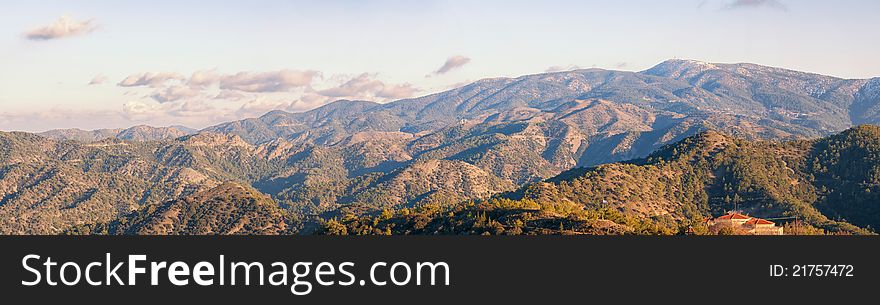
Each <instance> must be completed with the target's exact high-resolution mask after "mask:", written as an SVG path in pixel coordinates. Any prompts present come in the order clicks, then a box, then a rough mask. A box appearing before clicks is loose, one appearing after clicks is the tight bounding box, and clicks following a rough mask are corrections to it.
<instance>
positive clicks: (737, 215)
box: [717, 213, 751, 219]
mask: <svg viewBox="0 0 880 305" xmlns="http://www.w3.org/2000/svg"><path fill="white" fill-rule="evenodd" d="M717 219H751V217H749V216H746V215H743V214H740V213H730V214H727V215H724V216H721V217H718V218H717Z"/></svg>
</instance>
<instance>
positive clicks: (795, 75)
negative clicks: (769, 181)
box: [0, 60, 880, 234]
mask: <svg viewBox="0 0 880 305" xmlns="http://www.w3.org/2000/svg"><path fill="white" fill-rule="evenodd" d="M878 107H880V78H874V79H860V80H854V79H840V78H835V77H830V76H823V75H818V74H812V73H804V72H797V71H791V70H786V69H780V68H772V67H765V66H759V65H754V64H711V63H704V62H698V61H691V60H670V61H666V62H663V63H661V64H659V65H657V66H655V67H653V68H651V69H648V70H645V71H641V72H625V71H609V70H601V69H585V70H574V71H566V72H554V73H544V74H536V75H527V76H522V77H518V78H494V79H485V80H480V81H477V82H474V83H471V84H468V85H465V86H463V87H459V88H456V89H452V90H449V91H445V92H441V93H437V94H432V95H428V96H424V97H418V98H413V99H405V100H398V101H394V102H390V103H385V104H379V103H373V102H369V101H337V102H333V103H330V104H327V105H324V106H322V107H319V108H316V109H314V110H310V111H306V112H302V113H288V112H284V111H272V112H269V113H267V114H265V115H263V116H261V117H259V118H250V119H244V120H240V121H234V122H228V123H223V124H219V125H216V126H212V127H208V128H205V129H203V130H198V131H196V130H191V129H188V128H185V127H166V128H154V127H148V126H138V127H133V128H130V129H111V130H97V131H81V130H53V131H49V132H45V133H40V134H28V133H15V132H13V133H7V132H3V133H0V232H2V233H7V234H9V233H13V234H60V233H71V232H86V231H87V232H92V231H95V229H98V228H100V230H97V231H99V232H103V233H131V234H136V233H147V234H158V233H179V234H187V233H193V234H198V233H224V232H226V233H229V232H230V231H231V232H232V233H240V234H268V233H290V232H294V231H307V230H306V229H307V228H310V227H314V226H312V224H313V223H323V224H326V223H328V221H327V220H331V219H342V218H346V219H348V220H349V221H357V220H358V219H360V218H358V217H379V216H377V215H379V214H386V215H385V217H386V218H385V219H383V220H384V221H393V220H394V219H396V218H395V217H397V216H394V215H397V214H396V213H400V212H401V211H411V210H413V209H421V208H423V207H446V208H450V207H456V206H459V205H461V204H462V203H463V202H471V203H473V202H474V200H482V199H486V198H489V197H491V196H493V195H496V197H497V196H502V195H497V194H518V192H519V193H522V192H523V190H524V189H531V190H534V188H536V187H539V186H541V187H544V186H546V185H547V183H551V182H542V181H545V180H546V179H550V178H553V177H557V178H553V179H551V180H547V181H556V180H554V179H557V180H558V179H559V178H558V176H559V175H560V174H562V175H563V176H566V175H569V176H570V175H571V173H572V171H571V170H572V169H578V168H590V169H591V170H595V169H596V168H606V167H607V166H611V165H603V164H611V163H615V162H620V161H626V160H639V159H641V160H644V158H648V159H650V160H657V159H656V155H657V154H658V153H662V151H663V149H667V148H669V146H668V145H670V144H673V143H677V142H680V141H689V140H692V139H693V138H691V137H692V136H695V135H705V132H706V131H714V132H716V133H717V134H719V135H723V136H721V138H725V139H728V138H729V139H730V140H729V141H728V142H737V141H745V142H743V143H759V144H754V145H758V146H761V145H765V144H763V143H783V142H782V141H785V142H784V143H802V141H804V140H803V139H817V138H820V137H826V136H831V135H833V134H836V133H840V132H842V131H844V130H846V129H848V128H851V127H854V126H856V125H861V124H877V123H880V108H878ZM869 134H870V133H869ZM869 140H870V139H869ZM767 141H769V142H767ZM749 145H752V144H742V145H739V146H748V147H751V146H749ZM766 145H770V144H766ZM774 145H776V144H774ZM778 145H783V144H778ZM785 145H788V144H785ZM792 145H793V144H792ZM802 145H807V144H802ZM810 145H818V144H810ZM739 146H737V147H739ZM783 146H784V145H783ZM805 149H806V150H809V149H807V148H805ZM813 149H815V148H813ZM652 153H654V155H655V157H654V158H655V159H651V157H649V155H651V154H652ZM754 153H756V154H759V155H765V154H766V156H767V157H768V158H774V157H775V155H774V154H778V153H779V152H778V151H775V152H774V151H772V150H766V151H765V150H761V151H756V152H754ZM871 153H873V152H869V153H867V154H869V155H870V154H871ZM792 154H793V155H796V156H801V157H798V158H802V159H803V160H801V159H798V160H800V161H798V162H801V161H803V162H801V163H804V164H806V163H810V162H807V161H804V160H807V159H805V158H807V156H809V157H810V158H812V157H814V156H813V155H807V154H805V153H803V152H796V153H795V152H792ZM737 156H739V155H737ZM725 158H726V159H734V160H736V159H737V158H745V156H739V157H725ZM834 158H838V159H839V158H843V157H842V156H836V157H832V159H834ZM664 160H665V159H664ZM840 161H842V160H840ZM850 161H851V160H850ZM869 161H871V162H873V160H869ZM632 162H634V161H629V163H615V164H628V165H626V166H642V167H644V166H656V165H653V164H649V163H645V164H640V165H634V163H632ZM646 162H647V161H646ZM664 162H665V161H664ZM706 162H708V161H706ZM768 162H769V161H768ZM786 162H794V161H786ZM852 162H855V161H852ZM799 164H800V163H799ZM596 166H599V167H596ZM620 166H623V165H620ZM717 166H722V165H719V164H714V165H713V166H710V167H700V168H702V169H704V170H706V171H708V172H711V173H703V174H704V175H702V176H699V175H698V176H694V177H699V179H700V181H703V182H705V183H709V184H703V185H700V184H692V185H688V186H687V188H690V189H693V190H696V189H697V188H702V189H704V190H705V189H707V188H708V189H711V191H705V192H706V194H707V196H709V198H714V197H713V196H716V195H718V194H726V193H730V190H729V189H724V188H722V190H724V191H723V192H719V191H718V190H717V189H713V187H715V186H717V185H715V184H717V183H722V182H717V181H715V180H713V179H716V178H717V177H718V175H720V173H716V172H717V171H718V170H719V167H717ZM723 166H738V165H730V164H723ZM789 168H790V169H791V170H793V171H794V172H795V174H794V175H800V174H803V175H804V177H798V179H789V180H788V182H789V183H793V182H791V181H799V182H798V183H799V184H798V185H807V184H808V183H807V181H809V185H812V186H814V187H816V190H818V191H815V192H813V190H801V191H802V192H805V193H810V192H813V194H820V193H821V194H824V195H823V196H831V195H829V194H828V193H822V192H820V191H821V187H820V186H819V185H817V184H816V182H815V181H812V180H809V179H806V178H805V177H807V176H806V175H813V178H814V179H818V178H816V175H817V174H820V173H821V172H820V171H818V170H817V169H810V170H804V169H795V168H791V167H789ZM749 170H755V169H754V168H752V169H749ZM761 170H763V169H761ZM575 171H577V170H575ZM842 174H843V173H834V174H831V175H832V176H830V177H832V178H829V179H831V180H834V179H837V178H834V177H839V175H842ZM833 175H838V176H833ZM775 178H779V177H775ZM787 178H793V177H787ZM695 179H696V178H695ZM805 179H806V180H805ZM872 179H876V178H872ZM864 181H868V182H865V183H869V184H870V183H871V182H870V181H875V180H871V179H866V180H864ZM229 183H234V184H235V185H238V186H240V187H229ZM607 183H610V182H607ZM634 183H635V182H634ZM669 183H672V182H669ZM551 184H552V183H551ZM722 185H723V183H722ZM223 186H226V187H225V188H222V189H217V188H219V187H223ZM610 186H611V185H606V186H603V187H602V188H600V189H603V190H605V191H606V192H608V193H609V194H610V193H613V192H615V191H619V190H621V189H620V187H618V186H615V187H610ZM822 186H824V187H825V191H828V190H829V189H830V188H829V186H827V185H822ZM849 187H850V186H847V187H846V188H847V189H848V190H849ZM240 189H242V190H243V189H248V190H251V189H252V191H249V192H251V193H254V194H258V195H259V194H260V193H262V194H264V195H265V196H264V197H260V198H257V199H254V198H250V197H248V196H239V197H240V198H238V199H236V200H235V201H234V202H227V203H225V204H223V205H218V204H216V203H218V202H223V201H222V200H219V201H218V200H214V199H211V198H213V197H211V196H209V195H205V194H211V193H237V192H241V191H239V190H240ZM867 189H870V188H867ZM212 191H213V192H212ZM788 191H789V190H786V191H785V192H788ZM778 192H782V191H778ZM778 192H777V191H774V192H773V194H777V193H778ZM785 192H782V193H785ZM529 193H530V194H533V193H534V192H529ZM731 194H732V193H731ZM799 194H800V193H799ZM831 194H837V193H831ZM848 194H849V193H848ZM734 195H735V194H734ZM260 196H263V195H260ZM505 196H513V197H511V198H508V199H507V200H511V201H514V202H515V201H517V200H521V199H523V198H526V197H527V196H525V195H522V194H520V195H516V196H514V195H505ZM719 196H720V195H719ZM731 196H732V195H731ZM744 196H745V194H741V196H740V199H738V200H740V201H742V200H744V199H742V198H744ZM767 196H769V195H767ZM792 196H794V195H792ZM798 196H799V195H798ZM817 196H818V195H817ZM840 196H844V195H840ZM846 196H849V195H846ZM208 197H210V198H208ZM233 197H234V196H233ZM716 197H717V196H716ZM771 197H772V196H771ZM242 198H249V199H247V200H245V199H242ZM597 198H598V197H591V199H597ZM663 198H665V199H663V200H660V199H656V200H653V201H651V200H649V201H650V203H647V201H645V200H636V199H634V198H632V197H623V198H622V199H621V198H617V200H619V201H615V203H614V206H615V209H614V210H615V211H616V212H619V213H622V214H621V215H623V216H626V217H634V218H636V219H642V220H644V219H653V218H656V217H660V216H662V215H669V219H668V222H670V223H681V222H683V221H685V220H687V219H694V218H698V216H707V215H710V214H713V213H715V214H717V213H719V212H721V211H722V210H725V209H733V208H734V207H730V206H725V205H718V204H717V202H716V201H713V200H714V199H709V200H708V201H706V200H702V201H701V200H696V199H694V198H682V197H663ZM748 198H752V197H748ZM773 198H775V197H773ZM792 198H795V197H792ZM797 198H799V199H797V200H798V201H797V203H794V201H791V200H789V201H786V202H787V203H788V204H789V205H791V206H797V207H799V208H798V209H801V210H797V209H795V208H791V209H783V208H779V206H778V201H772V202H775V203H774V204H764V203H761V204H758V203H755V206H756V207H755V208H754V209H752V210H750V211H751V212H752V213H755V214H756V215H770V216H772V215H777V214H785V213H788V214H792V213H795V212H793V211H795V210H797V211H800V212H797V213H802V214H797V215H802V216H803V217H807V216H808V215H811V216H809V217H810V218H809V221H810V223H811V225H813V226H814V227H816V228H820V229H823V230H826V231H829V232H847V233H864V232H867V231H869V227H870V228H872V227H874V226H876V225H877V222H876V220H877V218H871V217H874V216H866V217H868V218H869V219H864V220H858V221H856V220H852V223H850V222H847V221H845V220H844V218H845V219H847V220H848V219H855V218H853V217H856V218H858V217H861V216H853V215H857V214H851V213H850V212H848V210H845V209H844V210H838V209H834V208H830V207H828V206H824V205H825V204H828V203H827V202H825V201H821V200H818V199H816V200H810V199H805V198H806V197H803V198H802V197H797ZM847 198H848V197H847ZM239 199H241V200H239ZM777 199H778V198H776V199H773V200H777ZM266 200H269V201H271V202H273V203H274V205H276V206H277V207H278V208H279V211H274V210H272V211H269V210H265V211H262V210H261V211H260V213H262V214H260V215H274V216H271V217H268V216H267V217H268V218H269V219H273V220H272V221H268V222H266V223H265V224H264V223H261V224H262V225H261V226H260V228H262V229H258V228H256V227H248V226H246V225H245V226H242V227H241V228H251V229H247V230H244V229H238V230H233V229H230V228H231V227H228V226H223V227H222V228H221V227H217V228H212V227H211V225H207V226H208V227H204V226H198V225H196V226H190V225H184V226H181V225H180V224H181V223H184V222H187V221H196V222H198V219H201V217H209V216H205V215H212V216H210V217H212V218H218V217H219V218H223V217H226V218H223V219H225V220H222V221H219V220H218V221H214V222H207V223H208V224H210V223H223V224H226V223H236V222H235V221H239V220H236V219H235V217H233V216H235V215H238V214H234V213H233V214H234V215H233V216H230V215H231V214H228V213H227V212H229V211H225V210H228V209H233V210H240V209H241V207H242V204H241V202H258V203H264V202H266ZM780 200H781V199H780ZM569 201H570V202H571V203H572V204H573V205H576V206H581V207H587V206H588V205H587V203H586V202H584V201H578V200H569ZM697 201H699V202H705V203H706V206H700V205H696V206H694V205H695V204H696V203H695V202H697ZM728 201H736V200H734V199H730V200H726V199H725V201H724V202H728ZM195 202H198V203H200V205H199V206H198V207H192V209H195V210H199V209H202V206H218V208H219V207H221V206H222V207H223V209H224V211H225V212H224V213H225V214H224V213H206V212H198V213H196V212H193V213H185V214H184V215H182V216H181V215H178V216H179V217H178V218H175V217H170V216H169V215H170V214H169V212H162V213H164V214H163V215H164V216H155V217H153V216H154V215H151V214H150V213H147V212H145V211H146V210H145V209H151V210H154V211H155V210H162V209H165V210H170V211H185V210H188V209H190V208H188V207H185V206H187V205H192V204H193V203H195ZM211 202H213V203H214V204H210V203H211ZM538 202H540V200H539V201H538ZM742 202H746V201H742ZM762 202H763V201H762ZM765 203H766V202H765ZM169 204H170V206H169ZM768 205H770V206H771V207H768ZM180 206H184V207H180ZM260 206H265V205H260ZM175 207H176V208H175ZM685 207H687V208H686V210H688V211H689V212H687V213H685V212H682V209H685ZM743 207H750V205H743ZM806 207H812V208H814V209H815V212H810V211H807V210H803V209H805V208H806ZM848 208H849V207H848ZM383 211H384V212H388V211H393V212H394V213H391V214H392V215H391V216H389V215H387V214H388V213H383ZM276 212H277V213H276ZM174 213H177V214H180V213H181V212H174ZM174 213H171V214H174ZM200 213H201V214H200ZM230 213H231V212H230ZM247 213H250V212H247ZM415 214H418V213H414V215H415ZM563 214H564V213H563ZM133 215H136V216H133ZM194 215H195V216H194ZM224 215H225V216H224ZM280 215H283V216H280ZM472 215H476V214H472ZM483 215H484V216H485V211H484V214H483ZM560 215H561V214H560ZM251 216H253V215H251ZM623 216H621V217H623ZM820 216H821V217H820ZM156 217H158V218H159V220H157V219H156ZM162 217H164V218H162ZM181 217H183V218H181ZM185 217H196V219H195V220H186V218H185ZM229 217H232V218H233V220H229V219H228V218H229ZM248 217H250V216H247V217H245V219H251V218H248ZM267 217H262V216H261V217H255V218H253V219H261V221H263V220H265V219H267ZM664 217H665V216H664ZM822 217H824V218H822ZM282 218H283V219H282ZM145 219H147V220H149V223H162V224H163V225H162V226H161V228H156V227H150V226H146V225H144V224H132V223H126V224H121V223H120V222H138V221H139V222H144V221H147V220H145ZM872 219H873V220H872ZM253 221H255V220H247V223H252V222H253ZM550 222H551V223H552V221H550ZM238 223H240V222H238ZM269 223H271V224H274V225H272V226H269V225H268V224H269ZM594 223H596V224H598V222H594ZM169 224H170V225H169ZM280 224H284V225H283V226H282V225H280ZM336 225H337V227H340V226H342V227H344V226H346V225H350V223H345V222H342V223H339V222H337V223H336ZM564 225H565V224H563V226H564ZM169 226H171V227H169ZM232 226H233V227H236V226H237V225H232ZM539 227H540V226H539ZM590 227H591V228H592V226H590ZM600 227H602V229H601V230H600V231H602V232H634V230H635V229H634V227H633V226H625V225H621V224H620V223H606V222H602V225H601V226H600ZM120 228H122V229H120ZM141 228H148V229H141ZM266 228H271V229H266ZM261 230H262V231H261ZM346 230H348V231H351V230H356V229H355V228H354V227H350V228H347V229H346ZM389 230H391V231H393V232H395V233H399V232H397V231H395V230H394V229H389ZM367 231H369V230H367ZM380 231H382V232H385V231H388V230H380ZM415 231H418V230H415ZM521 231H522V229H521ZM525 231H527V232H536V233H540V232H541V231H540V230H532V231H529V230H525ZM635 231H638V230H635ZM584 232H591V231H589V230H587V231H584ZM404 233H405V232H404Z"/></svg>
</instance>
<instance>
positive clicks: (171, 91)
mask: <svg viewBox="0 0 880 305" xmlns="http://www.w3.org/2000/svg"><path fill="white" fill-rule="evenodd" d="M196 96H199V91H198V90H193V89H191V88H190V87H186V86H180V85H175V86H170V87H167V88H165V89H162V90H158V91H156V92H155V93H153V95H150V97H152V98H153V99H154V100H156V101H157V102H160V103H167V102H173V101H178V100H182V99H186V98H193V97H196Z"/></svg>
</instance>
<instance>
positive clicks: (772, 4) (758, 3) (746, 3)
mask: <svg viewBox="0 0 880 305" xmlns="http://www.w3.org/2000/svg"><path fill="white" fill-rule="evenodd" d="M724 7H725V8H727V9H740V8H761V7H767V8H773V9H778V10H783V11H785V10H788V7H787V6H785V4H782V2H779V0H735V1H731V2H728V3H727V4H726V5H725V6H724Z"/></svg>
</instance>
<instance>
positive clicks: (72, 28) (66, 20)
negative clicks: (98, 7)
mask: <svg viewBox="0 0 880 305" xmlns="http://www.w3.org/2000/svg"><path fill="white" fill-rule="evenodd" d="M97 28H98V26H97V25H96V24H95V22H94V20H92V19H89V20H84V21H77V20H74V19H73V18H71V17H70V16H67V15H64V16H61V17H60V18H58V20H56V21H55V22H52V23H50V24H49V25H45V26H41V27H37V28H34V29H31V30H30V31H27V32H25V33H24V37H25V38H27V39H30V40H39V41H43V40H52V39H58V38H65V37H72V36H77V35H84V34H88V33H91V32H93V31H95V30H96V29H97Z"/></svg>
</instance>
